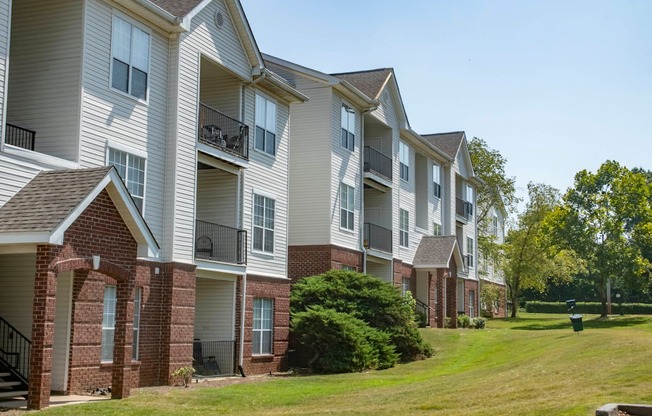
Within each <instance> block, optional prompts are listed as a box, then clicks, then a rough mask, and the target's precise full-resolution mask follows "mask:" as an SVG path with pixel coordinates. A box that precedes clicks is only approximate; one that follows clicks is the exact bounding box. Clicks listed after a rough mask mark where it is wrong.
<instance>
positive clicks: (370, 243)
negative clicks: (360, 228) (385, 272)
mask: <svg viewBox="0 0 652 416" xmlns="http://www.w3.org/2000/svg"><path fill="white" fill-rule="evenodd" d="M364 244H365V247H366V248H371V249H374V250H380V251H384V252H386V253H391V252H392V230H389V229H387V228H384V227H381V226H380V225H376V224H372V223H370V222H365V223H364Z"/></svg>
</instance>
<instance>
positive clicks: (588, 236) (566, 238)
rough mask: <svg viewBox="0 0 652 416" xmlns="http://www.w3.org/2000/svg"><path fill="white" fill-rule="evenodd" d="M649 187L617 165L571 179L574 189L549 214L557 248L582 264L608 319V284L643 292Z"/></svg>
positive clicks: (651, 226)
mask: <svg viewBox="0 0 652 416" xmlns="http://www.w3.org/2000/svg"><path fill="white" fill-rule="evenodd" d="M650 192H651V187H650V185H649V183H648V181H647V179H646V176H645V175H644V174H642V173H640V172H633V171H631V170H629V169H627V168H626V167H624V166H620V165H619V164H618V163H617V162H615V161H607V162H605V163H603V164H602V166H600V168H599V169H598V170H597V171H596V172H595V173H591V172H589V171H587V170H582V171H581V172H578V173H577V174H576V175H575V183H574V187H573V188H570V189H569V190H568V192H567V193H566V194H565V195H564V199H563V204H562V205H560V206H558V207H556V208H555V210H554V212H553V213H552V214H551V215H550V216H549V218H548V220H547V222H548V224H549V225H548V228H549V229H550V231H551V235H552V236H553V238H554V239H555V241H556V244H557V245H558V246H559V247H560V248H562V249H568V250H573V251H574V252H575V253H577V255H578V256H579V258H581V259H583V260H584V262H585V263H586V268H587V278H588V279H589V280H590V281H591V282H593V284H594V285H595V289H596V291H597V293H598V296H599V298H600V301H601V302H602V314H601V315H602V317H606V316H607V312H608V309H607V282H608V281H611V282H613V283H614V284H616V285H619V286H620V287H625V288H629V289H630V290H631V289H632V288H636V289H637V290H639V289H640V290H645V287H646V283H647V282H646V280H647V279H645V278H644V277H647V276H649V273H648V272H649V266H650V264H649V261H648V259H646V258H645V257H644V255H643V252H642V250H641V248H642V247H645V246H649V244H651V243H652V210H651V207H650Z"/></svg>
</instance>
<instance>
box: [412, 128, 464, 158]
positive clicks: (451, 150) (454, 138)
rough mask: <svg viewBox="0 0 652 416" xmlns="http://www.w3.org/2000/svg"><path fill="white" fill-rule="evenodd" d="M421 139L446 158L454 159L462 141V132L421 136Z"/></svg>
mask: <svg viewBox="0 0 652 416" xmlns="http://www.w3.org/2000/svg"><path fill="white" fill-rule="evenodd" d="M421 137H423V138H424V139H426V140H427V141H428V142H429V143H430V144H432V145H433V146H435V147H436V148H437V149H439V150H441V151H442V152H443V153H444V154H445V155H446V156H448V157H450V158H451V159H454V158H455V156H457V151H458V150H459V149H460V145H461V144H462V140H463V139H464V132H463V131H452V132H450V133H436V134H422V135H421Z"/></svg>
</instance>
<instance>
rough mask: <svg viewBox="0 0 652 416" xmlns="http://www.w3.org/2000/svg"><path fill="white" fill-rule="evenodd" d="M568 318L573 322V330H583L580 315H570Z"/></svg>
mask: <svg viewBox="0 0 652 416" xmlns="http://www.w3.org/2000/svg"><path fill="white" fill-rule="evenodd" d="M570 320H571V323H572V324H573V331H575V332H580V331H583V330H584V325H583V324H582V315H577V314H575V315H571V316H570Z"/></svg>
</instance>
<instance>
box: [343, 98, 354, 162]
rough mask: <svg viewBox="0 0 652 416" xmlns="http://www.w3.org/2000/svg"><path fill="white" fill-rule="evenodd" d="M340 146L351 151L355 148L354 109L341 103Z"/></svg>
mask: <svg viewBox="0 0 652 416" xmlns="http://www.w3.org/2000/svg"><path fill="white" fill-rule="evenodd" d="M340 121H341V124H342V147H343V148H345V149H348V150H350V151H353V150H354V149H355V110H354V109H352V108H351V107H349V106H348V105H346V104H342V115H341V120H340Z"/></svg>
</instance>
